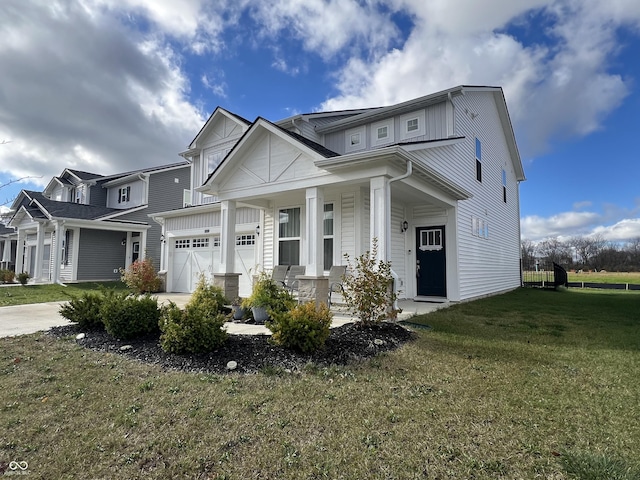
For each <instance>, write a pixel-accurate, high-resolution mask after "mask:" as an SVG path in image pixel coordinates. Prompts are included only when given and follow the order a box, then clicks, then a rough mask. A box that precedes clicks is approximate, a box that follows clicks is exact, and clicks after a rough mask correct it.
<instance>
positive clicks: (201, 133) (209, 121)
mask: <svg viewBox="0 0 640 480" xmlns="http://www.w3.org/2000/svg"><path fill="white" fill-rule="evenodd" d="M219 115H224V116H226V117H229V118H231V119H232V120H234V121H236V122H238V123H244V124H245V125H247V126H249V125H251V122H250V121H249V120H247V119H246V118H242V117H241V116H240V115H236V114H235V113H233V112H230V111H229V110H226V109H224V108H222V107H216V109H215V110H214V111H213V112H212V113H211V115H209V118H208V119H207V121H206V122H205V123H204V125H203V126H202V128H201V129H200V131H199V132H198V133H197V134H196V136H195V137H193V140H191V142H189V150H191V149H194V148H196V143H197V142H198V140H200V139H201V138H202V137H204V136H206V133H207V132H208V130H209V128H210V127H211V125H212V124H213V122H214V118H215V117H216V116H219ZM187 151H188V150H187ZM182 153H185V152H182Z"/></svg>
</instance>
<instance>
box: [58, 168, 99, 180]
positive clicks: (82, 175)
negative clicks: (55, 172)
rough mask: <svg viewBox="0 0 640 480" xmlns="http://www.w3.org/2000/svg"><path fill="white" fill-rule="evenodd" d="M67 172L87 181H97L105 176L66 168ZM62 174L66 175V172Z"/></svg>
mask: <svg viewBox="0 0 640 480" xmlns="http://www.w3.org/2000/svg"><path fill="white" fill-rule="evenodd" d="M65 171H66V172H69V173H71V174H72V175H75V176H76V177H77V178H78V179H80V180H85V181H86V180H95V179H96V178H100V177H103V175H100V174H98V173H91V172H83V171H82V170H73V169H71V168H65ZM62 174H63V175H64V172H62ZM61 176H62V175H61Z"/></svg>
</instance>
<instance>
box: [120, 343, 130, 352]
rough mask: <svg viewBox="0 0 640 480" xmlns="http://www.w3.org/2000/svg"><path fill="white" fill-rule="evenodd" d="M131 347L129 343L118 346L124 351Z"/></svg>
mask: <svg viewBox="0 0 640 480" xmlns="http://www.w3.org/2000/svg"><path fill="white" fill-rule="evenodd" d="M132 348H133V347H132V346H131V345H123V346H121V347H120V351H121V352H126V351H127V350H131V349H132Z"/></svg>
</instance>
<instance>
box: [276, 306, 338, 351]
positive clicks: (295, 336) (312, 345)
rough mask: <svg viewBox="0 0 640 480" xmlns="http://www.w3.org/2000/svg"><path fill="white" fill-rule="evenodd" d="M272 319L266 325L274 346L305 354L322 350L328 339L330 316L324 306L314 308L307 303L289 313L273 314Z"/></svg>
mask: <svg viewBox="0 0 640 480" xmlns="http://www.w3.org/2000/svg"><path fill="white" fill-rule="evenodd" d="M272 317H273V318H272V320H270V321H268V322H267V323H266V325H267V328H268V329H269V330H271V332H272V333H273V335H272V336H271V341H272V342H273V343H275V344H276V345H280V346H282V347H285V348H291V349H294V350H300V351H302V352H304V353H307V352H313V351H316V350H318V349H319V348H322V347H323V346H324V344H325V342H326V341H327V338H329V333H330V330H329V327H330V326H331V319H332V314H331V312H330V311H329V307H328V306H327V305H325V304H322V305H320V306H319V307H316V304H315V303H314V302H308V303H305V304H303V305H297V306H295V307H294V308H293V309H292V310H290V311H285V312H273V314H272Z"/></svg>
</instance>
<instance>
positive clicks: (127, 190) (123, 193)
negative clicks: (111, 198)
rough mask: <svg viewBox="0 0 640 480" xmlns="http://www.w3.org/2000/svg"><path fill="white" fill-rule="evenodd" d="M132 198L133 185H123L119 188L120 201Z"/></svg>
mask: <svg viewBox="0 0 640 480" xmlns="http://www.w3.org/2000/svg"><path fill="white" fill-rule="evenodd" d="M130 198H131V187H130V186H128V187H122V188H119V189H118V203H126V202H128V201H129V200H130Z"/></svg>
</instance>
